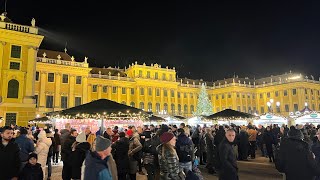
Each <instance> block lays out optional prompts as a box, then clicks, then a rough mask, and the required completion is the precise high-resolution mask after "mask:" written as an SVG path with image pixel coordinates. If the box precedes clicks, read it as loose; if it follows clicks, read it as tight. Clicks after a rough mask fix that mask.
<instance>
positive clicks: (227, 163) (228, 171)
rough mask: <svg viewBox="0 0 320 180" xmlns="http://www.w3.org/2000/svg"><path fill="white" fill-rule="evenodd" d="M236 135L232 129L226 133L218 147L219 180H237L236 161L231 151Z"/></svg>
mask: <svg viewBox="0 0 320 180" xmlns="http://www.w3.org/2000/svg"><path fill="white" fill-rule="evenodd" d="M235 136H236V133H235V131H234V130H233V129H229V130H227V132H226V135H225V138H224V139H223V140H222V142H221V143H220V145H219V158H220V162H221V168H220V171H219V180H238V179H239V177H238V166H237V159H236V158H235V155H234V151H233V147H232V146H233V142H234V139H235Z"/></svg>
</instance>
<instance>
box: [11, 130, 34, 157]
mask: <svg viewBox="0 0 320 180" xmlns="http://www.w3.org/2000/svg"><path fill="white" fill-rule="evenodd" d="M15 143H17V144H18V146H19V148H20V160H21V162H26V161H28V157H29V154H30V153H31V152H33V151H34V143H33V141H32V140H31V139H29V138H27V136H26V134H22V135H20V136H19V137H18V138H17V139H16V140H15Z"/></svg>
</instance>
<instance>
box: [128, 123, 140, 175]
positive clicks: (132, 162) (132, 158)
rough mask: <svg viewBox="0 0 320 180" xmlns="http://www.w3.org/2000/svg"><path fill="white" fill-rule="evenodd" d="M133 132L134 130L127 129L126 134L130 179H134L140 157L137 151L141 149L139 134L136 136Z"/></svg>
mask: <svg viewBox="0 0 320 180" xmlns="http://www.w3.org/2000/svg"><path fill="white" fill-rule="evenodd" d="M133 133H134V132H133V131H132V130H131V129H129V130H128V131H127V135H128V137H129V151H128V156H129V167H130V171H129V176H130V179H131V180H136V173H137V170H138V169H137V166H138V160H139V158H140V157H139V155H138V152H139V151H140V150H141V149H142V144H141V143H140V141H139V138H138V136H139V134H138V136H134V134H133Z"/></svg>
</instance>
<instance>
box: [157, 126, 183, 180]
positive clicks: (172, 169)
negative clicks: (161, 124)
mask: <svg viewBox="0 0 320 180" xmlns="http://www.w3.org/2000/svg"><path fill="white" fill-rule="evenodd" d="M160 141H161V145H160V146H158V147H157V151H158V157H159V164H160V179H161V180H184V179H185V174H184V172H183V171H182V170H181V169H180V167H179V157H178V155H177V152H176V150H175V148H174V147H175V144H176V137H175V136H174V135H173V134H172V133H169V132H165V133H163V134H162V135H161V136H160Z"/></svg>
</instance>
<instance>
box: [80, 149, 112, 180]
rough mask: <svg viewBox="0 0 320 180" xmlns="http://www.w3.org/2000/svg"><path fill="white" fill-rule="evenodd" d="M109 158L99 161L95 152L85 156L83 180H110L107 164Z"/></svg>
mask: <svg viewBox="0 0 320 180" xmlns="http://www.w3.org/2000/svg"><path fill="white" fill-rule="evenodd" d="M108 159H109V157H106V158H105V159H101V158H100V156H99V155H98V154H97V152H90V153H88V154H87V157H86V161H85V166H86V167H85V170H84V180H91V179H97V180H100V179H101V180H102V179H103V180H112V176H111V172H110V170H109V168H108V165H107V162H108Z"/></svg>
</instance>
